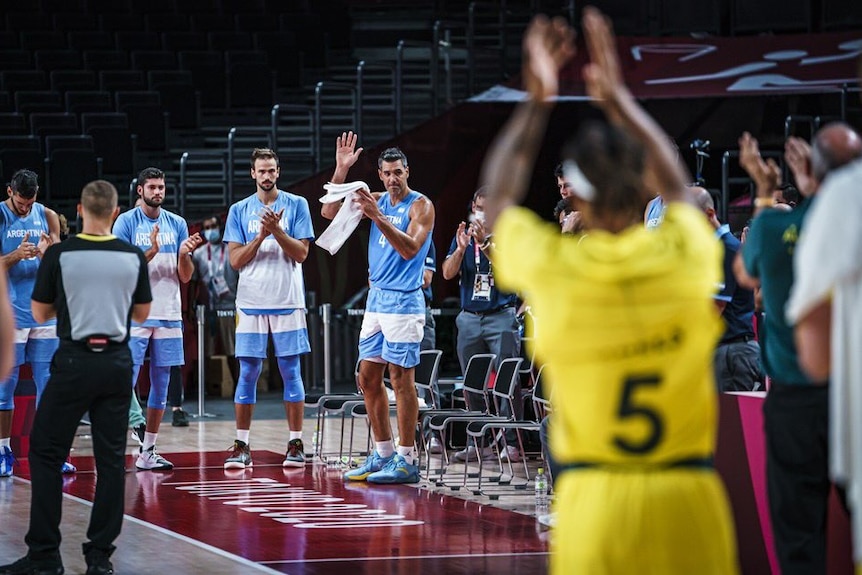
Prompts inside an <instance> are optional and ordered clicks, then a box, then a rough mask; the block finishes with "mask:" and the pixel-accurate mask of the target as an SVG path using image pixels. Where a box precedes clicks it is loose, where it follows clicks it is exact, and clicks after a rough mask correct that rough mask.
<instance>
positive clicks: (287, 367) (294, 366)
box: [278, 355, 305, 403]
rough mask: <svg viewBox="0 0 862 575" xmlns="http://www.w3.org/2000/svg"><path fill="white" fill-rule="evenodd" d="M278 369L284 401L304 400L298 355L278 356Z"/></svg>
mask: <svg viewBox="0 0 862 575" xmlns="http://www.w3.org/2000/svg"><path fill="white" fill-rule="evenodd" d="M278 371H279V372H281V379H282V381H284V401H291V402H294V403H297V402H300V401H305V387H304V386H303V385H302V372H301V371H300V369H299V356H298V355H288V356H285V357H279V358H278Z"/></svg>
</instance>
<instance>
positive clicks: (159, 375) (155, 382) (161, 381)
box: [147, 363, 171, 409]
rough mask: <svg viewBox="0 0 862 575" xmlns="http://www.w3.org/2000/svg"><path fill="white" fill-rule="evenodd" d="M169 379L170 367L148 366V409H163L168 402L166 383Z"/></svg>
mask: <svg viewBox="0 0 862 575" xmlns="http://www.w3.org/2000/svg"><path fill="white" fill-rule="evenodd" d="M170 379H171V366H169V365H165V366H161V365H153V364H152V363H151V364H150V396H149V398H148V399H147V407H148V408H149V409H164V408H165V405H166V404H167V402H168V382H169V381H170Z"/></svg>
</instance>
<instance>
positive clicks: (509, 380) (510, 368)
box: [492, 357, 524, 400]
mask: <svg viewBox="0 0 862 575" xmlns="http://www.w3.org/2000/svg"><path fill="white" fill-rule="evenodd" d="M523 362H524V358H522V357H508V358H506V359H504V360H503V361H501V362H500V367H499V368H498V369H497V377H496V379H495V380H494V391H493V392H492V393H493V396H494V397H495V398H496V399H498V400H506V399H508V400H514V398H515V392H516V391H517V390H518V383H519V382H520V379H519V378H520V371H519V369H520V367H521V364H522V363H523Z"/></svg>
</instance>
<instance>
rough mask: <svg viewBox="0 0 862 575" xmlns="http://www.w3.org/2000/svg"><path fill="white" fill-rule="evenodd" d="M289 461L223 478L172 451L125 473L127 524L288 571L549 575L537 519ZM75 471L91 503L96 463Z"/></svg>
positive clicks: (214, 464)
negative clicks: (168, 465)
mask: <svg viewBox="0 0 862 575" xmlns="http://www.w3.org/2000/svg"><path fill="white" fill-rule="evenodd" d="M282 457H283V456H282V455H281V454H277V453H272V452H266V451H255V452H254V458H255V459H254V462H255V466H254V468H253V469H250V470H244V471H225V470H224V469H222V463H223V461H224V453H222V452H215V453H213V452H204V453H176V454H175V453H172V454H171V460H172V461H173V463H174V465H175V468H174V470H173V471H170V472H167V473H156V472H138V473H134V472H131V473H128V474H127V475H126V514H127V515H130V516H132V517H135V518H137V519H139V520H141V521H144V522H146V523H149V524H152V525H154V526H157V527H158V528H161V529H164V530H167V531H170V532H173V533H177V534H179V535H181V536H184V537H186V538H190V539H192V540H195V541H198V542H200V543H203V544H205V545H207V546H212V547H215V548H218V549H221V550H223V551H225V552H227V553H230V554H233V555H237V556H240V557H243V558H245V559H247V560H249V561H252V562H254V563H257V564H260V565H261V566H266V567H268V568H269V569H272V570H274V571H278V572H282V573H291V574H300V575H317V574H320V575H324V574H335V573H338V574H342V573H354V572H355V570H357V569H358V570H359V572H360V573H368V574H371V573H374V574H385V573H398V574H402V575H408V574H409V575H418V574H421V573H433V574H435V575H440V574H444V573H446V574H448V573H465V574H466V573H470V574H481V573H487V574H492V573H524V574H527V573H529V574H536V573H544V572H546V571H547V562H548V553H547V543H546V539H547V533H546V532H545V533H543V532H539V531H537V528H536V521H535V519H534V518H533V517H530V516H527V515H523V514H519V513H514V512H510V511H505V510H502V509H499V508H495V507H490V506H487V505H482V504H480V503H476V502H472V501H465V500H462V499H457V498H454V497H449V496H446V495H441V494H439V493H433V492H431V491H427V490H425V489H416V488H415V487H409V486H405V485H389V486H374V485H370V484H366V483H345V481H344V480H343V479H342V472H341V471H340V470H338V469H332V468H328V467H326V466H325V465H320V464H318V465H311V464H309V465H307V466H306V467H305V468H294V469H290V468H282V467H281V460H282ZM75 463H76V465H78V469H79V472H78V474H77V476H76V478H75V480H74V481H70V482H69V483H68V484H67V485H66V486H65V488H64V489H65V490H66V492H67V493H69V494H70V495H74V496H77V497H80V498H82V499H85V500H92V497H93V491H94V486H95V474H94V473H93V460H92V458H84V457H80V458H75ZM127 465H128V467H129V468H130V469H132V468H133V466H134V462H133V461H132V459H131V458H130V459H129V461H128V462H127ZM19 476H21V477H28V469H27V466H26V463H25V464H24V465H22V466H21V467H20V468H19Z"/></svg>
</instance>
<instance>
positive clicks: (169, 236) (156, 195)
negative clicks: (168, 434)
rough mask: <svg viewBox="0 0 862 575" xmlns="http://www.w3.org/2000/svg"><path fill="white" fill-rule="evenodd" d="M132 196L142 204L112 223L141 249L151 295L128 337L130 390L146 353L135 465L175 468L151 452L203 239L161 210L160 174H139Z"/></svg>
mask: <svg viewBox="0 0 862 575" xmlns="http://www.w3.org/2000/svg"><path fill="white" fill-rule="evenodd" d="M137 192H138V196H140V198H141V200H142V202H141V203H140V204H139V205H138V206H136V207H134V208H132V209H131V210H129V211H128V212H124V213H122V214H120V216H119V217H118V218H117V220H116V222H114V235H116V236H117V237H118V238H120V239H121V240H125V241H127V242H129V243H130V244H132V245H133V246H137V247H139V248H141V249H142V250H143V252H144V256H146V258H147V270H148V273H149V276H150V284H151V287H152V291H153V305H152V307H151V308H150V315H149V316H148V317H147V320H146V321H144V322H143V323H136V322H133V323H132V330H131V337H130V338H129V347H130V348H131V350H132V361H133V363H134V369H133V371H132V386H134V385H135V384H136V383H137V381H138V373H139V372H140V370H141V366H142V365H143V363H144V356H145V354H146V352H147V348H149V350H150V395H149V398H148V400H147V426H146V432H145V433H144V438H143V445H142V446H141V450H140V454H139V455H138V459H137V461H136V462H135V467H136V468H137V469H138V470H139V471H167V470H170V469H173V467H174V466H173V464H172V463H171V462H170V461H168V460H167V459H165V458H164V457H162V456H161V455H159V453H158V452H157V451H156V439H157V438H158V435H159V426H160V425H161V422H162V417H163V415H164V413H165V405H166V404H167V395H168V383H169V381H170V375H171V367H172V366H175V365H182V364H183V363H184V362H185V360H184V357H183V321H182V304H181V300H180V284H181V283H188V281H189V280H190V279H191V277H192V272H194V264H193V263H192V258H191V255H192V253H193V252H194V251H195V249H196V248H197V247H198V246H199V245H201V244H202V243H203V239H202V238H201V237H200V234H194V235H192V236H189V228H188V225H187V224H186V221H185V220H184V219H183V218H181V217H180V216H178V215H176V214H174V213H172V212H169V211H167V210H165V209H163V208H162V203H163V202H164V201H165V173H164V172H162V171H161V170H159V169H158V168H145V169H144V170H142V171H141V173H140V174H138V186H137Z"/></svg>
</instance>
